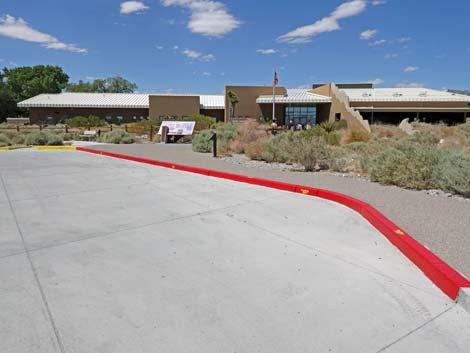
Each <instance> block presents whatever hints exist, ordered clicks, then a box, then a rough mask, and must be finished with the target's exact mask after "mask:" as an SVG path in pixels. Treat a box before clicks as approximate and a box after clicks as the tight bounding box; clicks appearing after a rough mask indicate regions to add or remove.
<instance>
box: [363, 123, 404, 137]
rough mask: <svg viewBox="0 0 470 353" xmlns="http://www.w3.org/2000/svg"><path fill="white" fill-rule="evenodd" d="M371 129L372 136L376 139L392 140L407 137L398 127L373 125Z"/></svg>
mask: <svg viewBox="0 0 470 353" xmlns="http://www.w3.org/2000/svg"><path fill="white" fill-rule="evenodd" d="M370 128H371V131H372V136H373V137H374V138H375V139H392V138H402V137H405V136H407V134H406V133H405V132H404V131H402V130H401V129H400V128H399V127H398V126H396V125H388V124H372V125H371V127H370Z"/></svg>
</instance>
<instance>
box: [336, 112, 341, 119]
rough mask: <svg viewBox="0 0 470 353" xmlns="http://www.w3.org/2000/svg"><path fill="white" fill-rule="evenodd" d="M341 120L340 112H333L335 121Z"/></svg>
mask: <svg viewBox="0 0 470 353" xmlns="http://www.w3.org/2000/svg"><path fill="white" fill-rule="evenodd" d="M340 120H341V113H336V114H335V121H340Z"/></svg>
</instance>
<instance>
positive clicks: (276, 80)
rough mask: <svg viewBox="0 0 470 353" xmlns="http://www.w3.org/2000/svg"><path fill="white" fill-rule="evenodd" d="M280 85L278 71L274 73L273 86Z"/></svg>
mask: <svg viewBox="0 0 470 353" xmlns="http://www.w3.org/2000/svg"><path fill="white" fill-rule="evenodd" d="M278 84H279V77H277V71H274V81H273V86H277V85H278Z"/></svg>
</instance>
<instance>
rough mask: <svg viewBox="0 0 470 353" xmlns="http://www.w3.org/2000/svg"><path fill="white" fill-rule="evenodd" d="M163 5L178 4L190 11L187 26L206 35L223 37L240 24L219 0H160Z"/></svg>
mask: <svg viewBox="0 0 470 353" xmlns="http://www.w3.org/2000/svg"><path fill="white" fill-rule="evenodd" d="M161 1H162V3H163V5H164V6H179V7H183V8H185V9H187V10H189V11H190V13H191V15H190V18H189V22H188V28H189V30H190V31H191V32H193V33H198V34H202V35H204V36H208V37H223V36H224V35H225V34H227V33H230V32H232V31H233V30H234V29H236V28H238V27H240V25H241V24H242V22H241V21H239V20H238V19H237V18H235V17H234V16H233V15H232V14H231V13H229V12H228V10H227V8H226V6H225V5H224V4H223V3H222V2H220V1H213V0H161Z"/></svg>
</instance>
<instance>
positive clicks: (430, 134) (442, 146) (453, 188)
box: [193, 121, 470, 197]
mask: <svg viewBox="0 0 470 353" xmlns="http://www.w3.org/2000/svg"><path fill="white" fill-rule="evenodd" d="M412 126H413V130H414V133H413V134H411V135H409V134H407V133H405V132H404V131H402V130H400V129H399V128H398V127H396V126H388V125H373V126H372V133H371V134H367V133H364V132H359V131H351V130H348V129H347V127H346V125H345V124H344V123H342V122H340V123H334V124H331V123H324V124H321V125H318V126H315V127H314V128H312V129H309V130H304V131H284V132H280V133H278V134H276V135H275V136H273V135H272V134H271V133H270V129H269V126H268V125H264V124H259V123H257V122H255V121H247V122H245V123H244V124H242V125H240V126H235V125H230V124H227V125H221V126H219V127H217V128H216V129H215V132H217V135H218V137H219V151H218V152H219V154H222V155H230V154H245V155H246V156H247V157H248V158H250V159H252V160H259V161H265V162H268V163H290V164H292V163H297V164H299V165H301V166H303V168H304V170H305V171H307V172H315V171H324V170H329V171H334V172H340V173H354V174H359V175H363V176H366V177H368V178H370V180H372V181H374V182H379V183H382V184H388V185H397V186H399V187H403V188H408V189H417V190H429V189H441V190H444V191H446V192H449V193H452V194H457V195H462V196H464V197H470V124H461V125H456V126H445V125H431V124H425V123H413V124H412ZM210 134H211V131H209V130H206V131H203V132H202V133H201V134H199V135H198V136H196V137H195V138H194V140H193V150H194V151H196V152H211V148H212V146H211V143H210V142H209V141H208V137H209V135H210Z"/></svg>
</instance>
